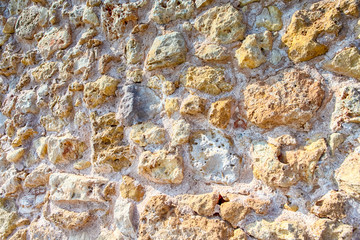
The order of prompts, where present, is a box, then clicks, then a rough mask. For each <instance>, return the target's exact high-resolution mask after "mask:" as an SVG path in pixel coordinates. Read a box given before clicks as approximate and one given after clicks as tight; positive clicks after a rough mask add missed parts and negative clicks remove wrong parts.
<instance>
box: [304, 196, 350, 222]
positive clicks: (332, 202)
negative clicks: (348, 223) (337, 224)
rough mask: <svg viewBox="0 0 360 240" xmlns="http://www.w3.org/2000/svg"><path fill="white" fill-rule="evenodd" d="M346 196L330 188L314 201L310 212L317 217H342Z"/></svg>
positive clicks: (344, 215)
mask: <svg viewBox="0 0 360 240" xmlns="http://www.w3.org/2000/svg"><path fill="white" fill-rule="evenodd" d="M345 207H346V197H345V196H344V195H343V194H342V193H340V192H337V191H334V190H331V191H329V192H327V193H326V194H325V195H324V196H322V197H321V198H320V199H319V200H317V201H315V203H314V205H313V206H312V207H311V212H312V213H314V214H315V215H316V216H318V217H319V218H330V219H343V218H344V217H346V213H345Z"/></svg>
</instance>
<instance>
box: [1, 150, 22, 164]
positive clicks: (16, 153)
mask: <svg viewBox="0 0 360 240" xmlns="http://www.w3.org/2000/svg"><path fill="white" fill-rule="evenodd" d="M24 154H25V148H18V149H14V150H12V151H10V152H8V153H7V154H6V160H7V161H8V162H12V163H17V162H19V161H20V160H21V159H22V157H23V156H24Z"/></svg>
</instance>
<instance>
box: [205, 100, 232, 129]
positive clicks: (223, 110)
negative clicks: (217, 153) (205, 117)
mask: <svg viewBox="0 0 360 240" xmlns="http://www.w3.org/2000/svg"><path fill="white" fill-rule="evenodd" d="M232 103H233V100H232V99H221V100H218V101H216V102H214V103H212V104H211V107H210V110H209V122H210V123H211V124H212V125H214V126H215V127H218V128H222V129H225V128H226V127H227V125H228V124H229V122H230V119H231V108H232Z"/></svg>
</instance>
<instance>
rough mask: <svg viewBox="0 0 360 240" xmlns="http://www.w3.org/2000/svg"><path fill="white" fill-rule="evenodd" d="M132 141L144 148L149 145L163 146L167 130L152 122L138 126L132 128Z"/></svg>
mask: <svg viewBox="0 0 360 240" xmlns="http://www.w3.org/2000/svg"><path fill="white" fill-rule="evenodd" d="M130 139H131V140H132V141H133V142H135V143H137V144H139V145H140V146H143V147H144V146H147V145H148V144H162V143H164V142H165V129H163V128H161V127H159V126H156V125H155V124H153V123H150V122H148V123H141V124H136V125H133V126H132V128H131V132H130Z"/></svg>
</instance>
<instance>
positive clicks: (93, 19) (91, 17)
mask: <svg viewBox="0 0 360 240" xmlns="http://www.w3.org/2000/svg"><path fill="white" fill-rule="evenodd" d="M82 19H83V21H84V23H87V24H91V25H94V26H100V21H99V18H98V16H97V15H96V13H94V10H93V8H91V7H86V8H85V9H84V12H83V15H82Z"/></svg>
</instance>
